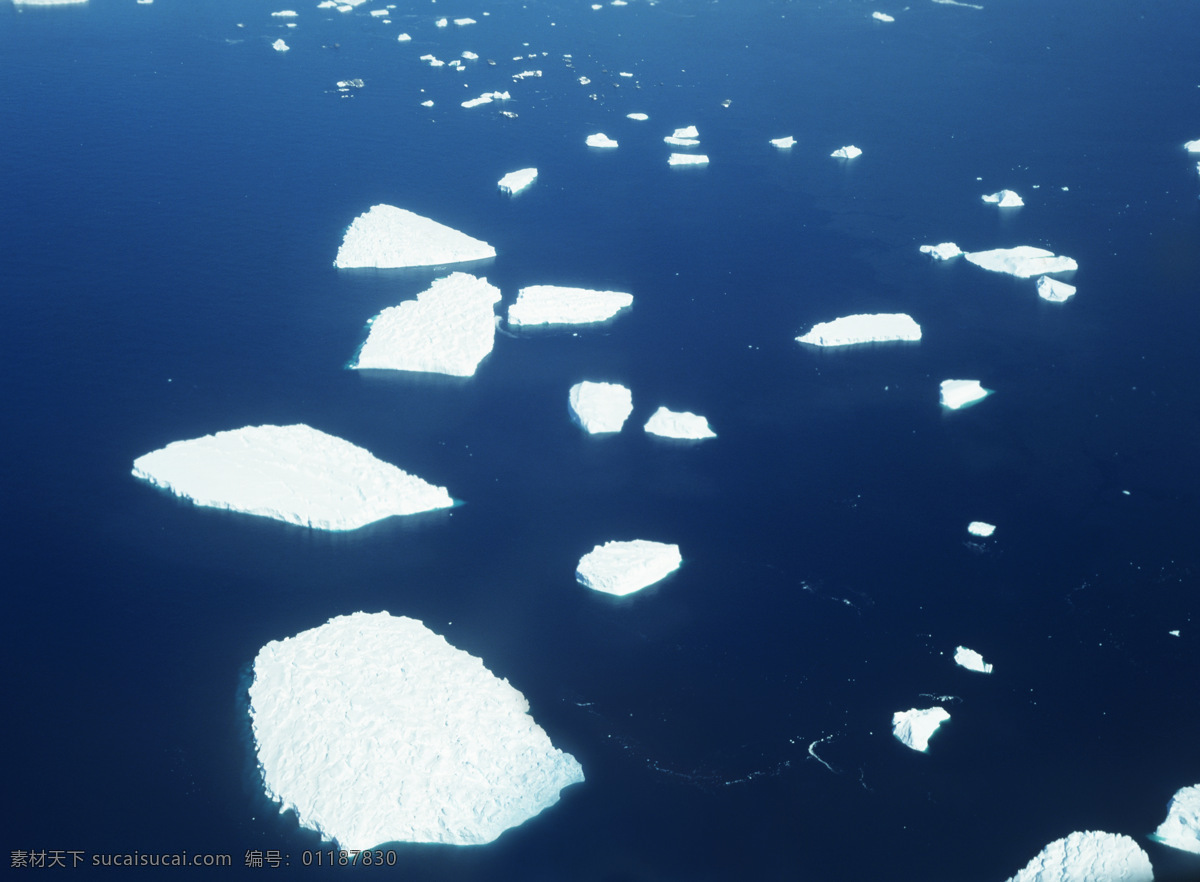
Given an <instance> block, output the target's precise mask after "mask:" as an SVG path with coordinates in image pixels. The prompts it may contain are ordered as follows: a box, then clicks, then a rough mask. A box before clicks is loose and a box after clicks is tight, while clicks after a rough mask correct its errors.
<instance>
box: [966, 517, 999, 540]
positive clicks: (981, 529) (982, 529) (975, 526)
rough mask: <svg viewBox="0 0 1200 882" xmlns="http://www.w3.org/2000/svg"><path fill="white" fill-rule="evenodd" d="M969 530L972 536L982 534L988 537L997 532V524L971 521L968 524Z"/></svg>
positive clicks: (981, 535)
mask: <svg viewBox="0 0 1200 882" xmlns="http://www.w3.org/2000/svg"><path fill="white" fill-rule="evenodd" d="M967 532H968V533H970V534H971V535H972V536H980V537H982V538H984V539H986V538H987V537H988V536H991V535H992V534H993V533H995V532H996V525H995V524H989V523H986V522H984V521H971V523H969V524H967Z"/></svg>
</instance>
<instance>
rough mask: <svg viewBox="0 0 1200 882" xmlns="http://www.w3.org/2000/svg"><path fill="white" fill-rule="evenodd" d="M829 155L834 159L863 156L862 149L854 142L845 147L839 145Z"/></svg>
mask: <svg viewBox="0 0 1200 882" xmlns="http://www.w3.org/2000/svg"><path fill="white" fill-rule="evenodd" d="M829 155H830V156H832V157H833V158H834V159H853V158H854V157H856V156H862V151H861V150H859V149H858V148H857V147H855V146H854V145H853V144H849V145H847V146H845V147H839V148H838V149H837V150H834V151H833V152H832V153H830V154H829Z"/></svg>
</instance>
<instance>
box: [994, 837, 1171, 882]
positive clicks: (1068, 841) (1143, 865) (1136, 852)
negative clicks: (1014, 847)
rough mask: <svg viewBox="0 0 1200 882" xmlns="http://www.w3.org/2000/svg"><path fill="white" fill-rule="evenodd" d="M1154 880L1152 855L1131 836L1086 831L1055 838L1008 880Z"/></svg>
mask: <svg viewBox="0 0 1200 882" xmlns="http://www.w3.org/2000/svg"><path fill="white" fill-rule="evenodd" d="M1093 880H1094V882H1154V871H1153V869H1152V868H1151V866H1150V858H1149V857H1148V856H1147V855H1146V852H1144V851H1142V849H1141V848H1140V847H1138V844H1137V843H1136V842H1134V841H1133V840H1132V839H1130V838H1129V837H1128V836H1121V835H1118V834H1115V833H1100V832H1097V831H1087V832H1084V833H1072V834H1071V835H1069V836H1067V837H1066V838H1064V839H1056V840H1055V841H1054V842H1051V843H1050V844H1049V845H1047V846H1046V847H1045V848H1043V849H1042V850H1041V852H1040V853H1039V854H1038V855H1037V857H1035V858H1034V859H1033V860H1031V861H1030V862H1029V863H1028V864H1026V865H1025V868H1024V869H1023V870H1021V871H1020V872H1019V873H1017V874H1016V875H1015V876H1013V877H1011V878H1010V879H1009V880H1008V882H1093Z"/></svg>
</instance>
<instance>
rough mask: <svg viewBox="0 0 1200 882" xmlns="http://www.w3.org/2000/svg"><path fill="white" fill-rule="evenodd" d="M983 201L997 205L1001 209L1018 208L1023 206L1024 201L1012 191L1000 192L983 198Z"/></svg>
mask: <svg viewBox="0 0 1200 882" xmlns="http://www.w3.org/2000/svg"><path fill="white" fill-rule="evenodd" d="M983 201H984V202H990V203H992V204H993V205H998V206H999V207H1001V208H1020V207H1021V206H1022V205H1024V204H1025V201H1024V200H1023V199H1022V198H1021V197H1020V196H1018V195H1017V194H1016V193H1014V192H1013V191H1012V190H1001V191H1000V192H999V193H992V194H991V195H990V196H984V197H983Z"/></svg>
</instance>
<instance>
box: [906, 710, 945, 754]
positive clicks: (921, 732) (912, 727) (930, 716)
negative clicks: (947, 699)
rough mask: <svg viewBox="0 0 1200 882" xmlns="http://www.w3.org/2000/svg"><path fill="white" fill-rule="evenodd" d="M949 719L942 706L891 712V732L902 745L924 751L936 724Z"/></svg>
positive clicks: (927, 746) (936, 726) (938, 724)
mask: <svg viewBox="0 0 1200 882" xmlns="http://www.w3.org/2000/svg"><path fill="white" fill-rule="evenodd" d="M948 719H950V712H949V711H947V710H946V709H945V708H944V707H930V708H925V709H924V710H920V709H918V708H912V709H911V710H906V711H896V712H895V713H894V714H892V734H893V735H895V736H896V738H897V739H898V740H899V741H900V742H901V743H902V744H904V745H906V746H908V747H911V748H912V749H913V750H918V751H920V752H922V753H924V752H925V751H926V750H928V749H929V739H930V738H932V737H933V733H934V732H936V731H937V730H938V726H940V725H942V723H944V722H946V720H948Z"/></svg>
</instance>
